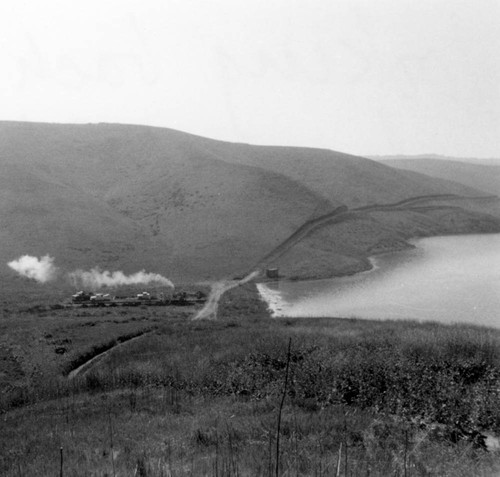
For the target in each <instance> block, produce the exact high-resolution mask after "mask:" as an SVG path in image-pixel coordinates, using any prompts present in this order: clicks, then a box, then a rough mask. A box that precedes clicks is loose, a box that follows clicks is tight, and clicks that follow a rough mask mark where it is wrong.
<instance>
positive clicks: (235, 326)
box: [0, 284, 500, 477]
mask: <svg viewBox="0 0 500 477" xmlns="http://www.w3.org/2000/svg"><path fill="white" fill-rule="evenodd" d="M192 312H193V310H191V309H190V311H188V309H187V307H184V308H180V307H177V308H175V307H152V308H144V309H141V308H130V309H122V308H117V309H75V310H69V311H68V310H65V309H53V310H50V309H47V308H43V310H41V309H40V308H37V307H33V306H31V307H29V308H28V309H22V307H18V308H17V309H15V307H14V306H13V305H11V309H10V310H9V311H8V312H5V313H4V314H3V316H2V319H1V320H2V321H1V326H2V343H1V348H0V349H1V350H2V360H1V361H0V363H1V366H2V368H1V370H2V373H3V374H2V379H3V386H2V390H3V391H2V405H1V407H2V416H1V419H2V439H1V440H0V456H1V458H0V473H1V474H2V475H5V476H18V475H26V476H28V475H58V472H60V469H61V462H62V468H63V475H72V476H73V475H74V476H80V475H81V476H84V475H115V476H118V475H142V476H170V475H173V476H183V475H213V476H233V475H234V476H236V475H240V476H242V475H249V476H253V475H263V476H264V475H265V476H268V475H287V476H288V475H289V476H295V475H311V476H312V475H315V476H316V475H317V476H319V475H325V476H326V475H341V476H351V475H352V476H357V475H363V476H364V475H371V476H387V475H401V476H403V475H411V476H414V477H416V476H429V475H435V476H450V477H451V476H464V477H465V476H484V477H486V476H493V475H496V473H497V472H499V471H500V460H499V454H498V453H497V452H495V451H494V450H493V448H492V444H494V443H495V442H497V441H495V440H494V439H492V437H490V436H498V435H499V433H500V406H499V404H500V348H499V341H500V334H499V332H498V331H496V330H489V329H485V328H476V327H473V326H442V325H438V324H435V323H427V324H418V323H411V322H405V323H403V322H390V321H388V322H383V321H381V322H370V321H361V320H353V319H340V318H332V319H293V320H292V319H289V320H288V319H271V318H270V317H269V314H268V312H267V310H266V307H265V306H264V304H263V302H262V301H261V300H260V299H259V298H258V296H257V293H256V290H255V286H254V285H251V284H248V285H244V286H241V287H238V288H236V289H233V290H231V291H230V292H228V293H227V294H226V295H224V297H223V301H222V303H221V307H220V310H219V320H218V321H212V322H208V321H207V322H204V321H191V320H190V317H191V316H192ZM13 321H16V323H17V324H18V326H15V327H13V326H12V322H13ZM146 331H150V332H149V333H147V334H144V335H143V336H142V337H140V338H137V339H135V340H131V341H129V342H124V343H122V344H120V345H118V346H115V347H113V348H112V350H111V351H110V352H108V353H107V354H106V355H105V356H104V357H103V359H102V360H100V361H98V362H97V363H96V364H95V365H94V366H92V367H90V368H89V369H88V370H87V371H86V372H84V373H83V374H80V375H79V376H77V377H76V378H74V379H68V376H67V373H68V371H69V370H70V369H71V368H72V367H74V366H76V365H77V364H79V363H80V362H81V361H82V360H83V359H88V358H89V357H90V356H92V355H93V354H94V353H96V352H100V351H102V350H103V349H105V347H106V346H109V344H110V343H111V345H113V344H114V345H116V344H118V343H120V341H121V340H123V338H124V337H129V336H132V335H136V334H140V333H144V332H146ZM289 340H291V349H290V354H289V355H287V347H288V343H289ZM63 348H64V350H65V351H64V352H62V351H61V350H62V349H63ZM287 368H288V380H287V386H286V389H285V377H286V373H287ZM283 396H284V402H283V404H284V405H283V408H282V409H281V411H280V406H281V403H282V399H283ZM278 416H280V417H281V422H280V431H279V444H278V443H277V437H278V432H277V430H278V427H277V421H278ZM61 448H62V451H61ZM61 452H62V461H61ZM276 469H278V473H277V474H276ZM337 469H338V470H337ZM337 472H338V474H337Z"/></svg>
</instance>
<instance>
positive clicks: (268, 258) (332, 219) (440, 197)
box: [193, 194, 498, 320]
mask: <svg viewBox="0 0 500 477" xmlns="http://www.w3.org/2000/svg"><path fill="white" fill-rule="evenodd" d="M493 198H494V199H498V198H497V197H496V196H481V197H464V196H459V195H455V194H434V195H425V196H418V197H411V198H409V199H404V200H401V201H399V202H394V203H391V204H373V205H366V206H362V207H357V208H354V209H348V208H347V206H341V207H337V208H336V209H335V210H333V211H331V212H329V213H327V214H324V215H322V216H320V217H317V218H315V219H311V220H309V221H307V222H305V223H304V224H303V225H301V226H300V227H299V228H298V229H297V230H296V231H295V232H294V233H292V234H291V235H290V236H289V237H288V238H287V239H285V240H284V241H283V242H282V243H281V244H279V245H278V246H277V247H276V248H274V249H273V250H272V251H271V252H269V253H268V254H267V255H265V256H264V257H263V258H262V259H261V260H260V261H259V262H258V263H257V264H256V265H255V266H254V267H253V268H252V269H251V271H250V272H248V273H247V274H246V275H245V276H244V277H243V278H242V279H240V280H220V281H217V282H214V283H213V284H212V286H211V291H210V294H209V297H208V299H207V302H206V304H205V306H204V307H203V308H202V309H201V310H200V311H199V312H198V313H197V314H196V315H195V316H194V317H193V320H203V319H205V320H206V319H208V320H215V319H216V318H217V309H218V304H219V300H220V298H221V297H222V295H223V294H224V293H225V292H227V291H228V290H231V289H232V288H235V287H237V286H240V285H243V284H244V283H248V282H249V281H251V280H254V279H255V278H257V277H259V276H260V275H262V273H263V271H264V269H265V267H266V265H267V264H268V263H270V262H272V261H274V260H276V259H278V258H279V257H281V256H282V255H283V254H284V253H286V252H287V251H288V250H290V249H291V248H292V247H293V246H295V245H296V244H297V243H299V242H300V241H301V240H303V239H304V238H305V237H307V236H308V235H309V234H310V233H311V232H313V231H315V230H317V229H319V228H322V227H325V226H326V225H333V224H338V223H342V222H346V221H348V220H355V219H358V218H359V217H360V215H361V214H364V213H367V212H377V211H384V212H387V211H401V210H408V211H411V210H414V208H415V207H418V206H419V207H422V206H423V205H424V203H425V202H434V201H459V200H485V199H493ZM447 208H454V206H451V205H449V204H442V205H437V204H429V205H425V209H426V210H431V209H434V210H437V209H447Z"/></svg>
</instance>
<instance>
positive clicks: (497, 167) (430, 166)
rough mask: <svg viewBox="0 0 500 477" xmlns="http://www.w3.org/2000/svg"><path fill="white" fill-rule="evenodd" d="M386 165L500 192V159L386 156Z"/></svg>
mask: <svg viewBox="0 0 500 477" xmlns="http://www.w3.org/2000/svg"><path fill="white" fill-rule="evenodd" d="M380 161H381V163H382V164H387V165H390V166H391V167H396V168H398V169H402V170H407V171H413V172H419V173H422V174H427V175H430V176H432V177H439V178H441V179H445V180H451V181H456V182H460V183H462V184H466V185H468V186H470V187H474V188H476V189H480V190H484V191H485V192H489V193H491V194H495V195H500V159H465V158H451V157H443V156H437V155H431V156H427V155H422V156H386V157H384V158H380Z"/></svg>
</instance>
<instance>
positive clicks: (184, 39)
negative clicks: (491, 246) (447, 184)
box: [0, 0, 500, 157]
mask: <svg viewBox="0 0 500 477" xmlns="http://www.w3.org/2000/svg"><path fill="white" fill-rule="evenodd" d="M499 32H500V0H467V1H461V0H411V1H410V0H377V1H374V0H349V1H348V0H307V1H306V0H300V1H299V0H262V1H260V0H246V1H242V0H199V1H194V0H193V1H190V0H179V1H175V0H157V1H155V0H137V1H132V0H108V1H106V0H98V1H96V0H91V1H89V0H85V1H84V0H79V1H76V0H75V1H72V0H61V1H56V0H44V1H39V0H32V1H27V0H1V1H0V65H1V73H2V74H1V75H0V119H5V120H23V121H25V120H26V121H47V122H78V123H80V122H82V123H86V122H120V123H134V124H149V125H156V126H164V127H170V128H174V129H180V130H184V131H188V132H192V133H195V134H200V135H203V136H208V137H213V138H217V139H224V140H229V141H241V142H249V143H254V144H280V145H300V146H311V147H325V148H329V149H334V150H338V151H344V152H349V153H353V154H367V155H368V154H396V153H404V154H418V153H428V152H434V153H439V154H447V155H455V156H470V157H500V141H499V138H500V33H499Z"/></svg>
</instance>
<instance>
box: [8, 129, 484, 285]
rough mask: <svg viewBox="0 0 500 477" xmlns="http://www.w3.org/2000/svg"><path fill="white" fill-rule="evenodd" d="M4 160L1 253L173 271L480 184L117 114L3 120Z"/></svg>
mask: <svg viewBox="0 0 500 477" xmlns="http://www.w3.org/2000/svg"><path fill="white" fill-rule="evenodd" d="M0 168H1V172H2V173H1V177H0V181H1V184H0V185H1V190H0V194H1V195H0V197H1V203H0V223H1V224H2V227H1V231H0V234H1V240H2V242H1V243H2V247H1V249H0V260H1V262H2V263H4V264H5V263H6V262H7V261H9V260H11V259H13V258H16V257H17V256H19V255H21V254H31V255H41V254H46V253H49V254H50V255H52V256H54V257H55V259H56V264H57V265H59V266H61V267H62V268H63V269H68V270H69V269H72V268H74V267H83V268H89V267H92V266H96V265H99V266H101V267H103V268H110V269H124V271H126V272H132V271H135V270H137V269H140V268H147V269H148V270H149V271H153V272H158V273H162V274H164V275H166V276H168V277H170V278H172V279H173V280H193V279H200V280H201V279H205V278H206V279H210V278H217V277H222V276H228V275H229V276H231V275H234V274H238V273H241V272H243V271H246V270H248V268H249V267H251V266H252V265H254V264H255V263H256V262H258V261H259V259H260V258H261V257H262V256H264V255H265V254H267V253H268V252H269V251H271V250H272V249H273V248H274V247H275V246H276V245H278V244H279V243H281V242H282V241H283V240H284V239H286V237H288V236H289V235H290V234H291V233H293V232H294V231H295V230H296V229H297V228H298V227H299V226H301V225H302V224H303V223H304V222H306V221H308V220H310V219H312V218H314V217H317V216H320V215H322V214H325V213H327V212H329V211H331V210H333V209H335V208H336V207H338V206H339V205H342V204H347V205H348V206H350V207H351V206H360V205H366V204H372V203H379V204H380V203H387V202H395V201H398V200H401V199H405V198H409V197H414V196H420V195H428V194H438V193H440V194H446V193H456V194H462V195H469V196H477V195H482V194H483V192H481V191H477V190H474V189H472V188H469V187H466V186H463V185H460V184H456V183H452V182H449V181H443V180H441V179H434V178H430V177H428V176H423V175H421V174H418V173H415V172H412V171H401V170H397V169H394V168H391V167H388V166H386V165H383V164H380V163H377V162H375V161H372V160H368V159H364V158H360V157H355V156H349V155H346V154H341V153H336V152H333V151H326V150H318V149H305V148H304V149H303V148H289V147H263V146H250V145H245V144H231V143H224V142H220V141H214V140H211V139H206V138H201V137H198V136H193V135H190V134H186V133H182V132H178V131H173V130H169V129H161V128H152V127H144V126H130V125H113V124H98V125H60V124H37V123H17V122H0ZM312 253H315V252H312ZM0 273H1V274H3V275H4V277H6V278H8V279H11V278H12V276H13V272H12V271H11V270H9V269H8V268H7V267H6V266H2V267H1V271H0Z"/></svg>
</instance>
